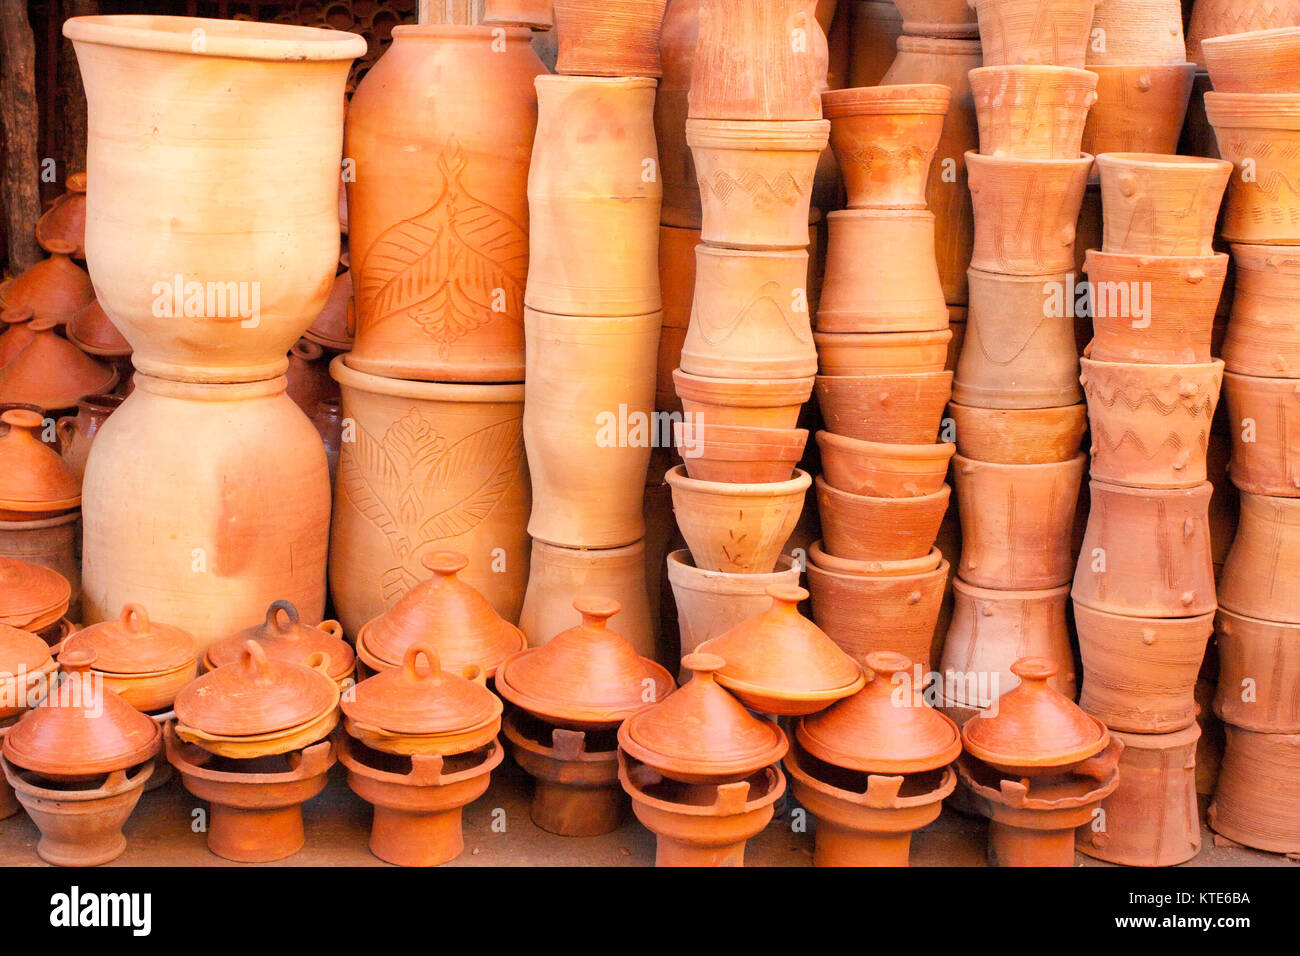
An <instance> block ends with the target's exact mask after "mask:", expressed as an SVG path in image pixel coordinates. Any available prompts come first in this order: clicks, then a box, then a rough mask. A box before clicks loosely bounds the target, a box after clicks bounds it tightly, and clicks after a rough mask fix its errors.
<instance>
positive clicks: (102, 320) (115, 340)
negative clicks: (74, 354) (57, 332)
mask: <svg viewBox="0 0 1300 956" xmlns="http://www.w3.org/2000/svg"><path fill="white" fill-rule="evenodd" d="M63 333H64V335H66V336H67V337H68V341H69V342H71V343H72V344H73V345H75V346H76V347H77V348H79V349H81V350H82V351H83V352H85V353H87V354H88V355H97V356H99V357H101V358H121V357H123V356H128V355H130V354H131V343H130V342H128V341H127V340H126V339H124V338H123V337H122V333H121V332H119V331H118V330H117V326H116V325H114V324H113V320H112V319H110V318H109V317H108V313H106V312H105V311H104V307H103V306H101V305H100V304H99V300H98V299H92V300H91V301H90V302H89V303H88V304H86V305H84V306H82V308H81V309H80V310H79V311H78V312H77V313H76V315H74V316H73V317H72V320H71V321H70V322H68V324H67V326H66V327H65V328H64V330H63Z"/></svg>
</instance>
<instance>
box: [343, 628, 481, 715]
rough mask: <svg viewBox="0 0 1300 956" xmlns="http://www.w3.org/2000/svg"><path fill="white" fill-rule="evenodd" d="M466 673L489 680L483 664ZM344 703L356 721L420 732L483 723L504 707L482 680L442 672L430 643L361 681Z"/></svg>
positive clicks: (408, 652)
mask: <svg viewBox="0 0 1300 956" xmlns="http://www.w3.org/2000/svg"><path fill="white" fill-rule="evenodd" d="M421 658H423V661H422V660H421ZM467 673H470V674H473V675H475V676H477V677H478V678H480V679H485V678H484V675H483V670H482V668H478V667H472V668H469V669H467ZM342 706H343V713H344V714H346V715H347V716H348V718H349V719H351V720H354V721H357V722H358V723H361V724H367V725H369V726H371V727H377V728H379V729H380V730H384V731H388V732H389V733H393V734H418V735H421V736H429V735H435V734H454V733H458V732H460V731H463V730H470V729H471V728H474V727H481V726H482V725H483V724H485V723H488V722H489V721H492V720H495V719H497V718H498V717H500V716H501V712H502V710H503V709H504V707H503V705H502V703H501V699H500V698H499V697H497V695H496V694H494V693H492V692H491V691H490V690H488V689H487V687H486V686H485V685H484V684H483V683H481V682H480V681H478V680H473V679H468V678H467V677H462V676H460V675H457V674H452V673H448V672H447V671H445V670H443V669H442V666H441V662H440V661H439V660H438V652H437V651H436V650H435V649H434V648H433V647H432V645H429V644H414V645H412V646H411V647H410V648H409V649H408V650H407V652H406V656H405V658H404V659H403V660H402V666H401V667H395V668H393V669H392V670H388V671H381V672H380V673H378V674H376V675H375V676H374V677H370V678H367V679H366V680H363V681H362V682H361V683H360V684H358V685H357V686H356V687H355V688H354V689H353V691H352V692H351V693H349V694H348V695H347V696H346V698H345V699H344V701H343V705H342Z"/></svg>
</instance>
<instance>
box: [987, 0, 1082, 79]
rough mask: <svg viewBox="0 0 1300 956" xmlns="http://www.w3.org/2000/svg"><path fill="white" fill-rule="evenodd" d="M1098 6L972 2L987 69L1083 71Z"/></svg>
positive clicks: (1049, 0) (1061, 1)
mask: <svg viewBox="0 0 1300 956" xmlns="http://www.w3.org/2000/svg"><path fill="white" fill-rule="evenodd" d="M1097 4H1098V0H1046V2H1042V0H970V5H971V7H972V8H974V10H975V14H976V16H977V18H978V20H979V30H980V42H981V43H982V44H983V47H984V65H985V66H1013V65H1018V64H1022V63H1042V64H1054V65H1056V66H1069V67H1074V68H1076V69H1082V68H1083V64H1084V54H1085V51H1086V50H1087V47H1088V40H1089V39H1090V28H1091V26H1092V15H1093V10H1094V9H1095V8H1096V7H1097Z"/></svg>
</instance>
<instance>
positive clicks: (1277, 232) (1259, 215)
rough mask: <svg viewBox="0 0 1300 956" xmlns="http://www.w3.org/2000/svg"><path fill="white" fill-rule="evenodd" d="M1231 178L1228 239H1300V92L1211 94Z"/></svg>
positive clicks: (1208, 100) (1208, 108)
mask: <svg viewBox="0 0 1300 956" xmlns="http://www.w3.org/2000/svg"><path fill="white" fill-rule="evenodd" d="M1205 113H1206V115H1207V116H1208V117H1209V120H1210V123H1211V124H1212V125H1213V126H1214V135H1215V137H1216V139H1217V140H1218V143H1219V152H1220V153H1221V154H1222V156H1223V158H1224V159H1226V160H1229V161H1231V162H1232V163H1233V165H1234V166H1235V167H1236V169H1235V171H1234V172H1233V174H1232V175H1231V176H1230V178H1229V180H1228V202H1227V212H1226V213H1225V215H1224V219H1223V228H1222V235H1223V238H1224V239H1226V240H1227V241H1228V242H1250V243H1262V244H1268V245H1271V244H1278V245H1294V244H1296V243H1300V191H1297V190H1296V189H1295V188H1293V187H1292V186H1291V184H1292V183H1294V182H1296V181H1297V178H1298V177H1300V169H1298V168H1297V161H1296V159H1295V156H1296V154H1297V149H1300V93H1219V92H1209V93H1206V94H1205Z"/></svg>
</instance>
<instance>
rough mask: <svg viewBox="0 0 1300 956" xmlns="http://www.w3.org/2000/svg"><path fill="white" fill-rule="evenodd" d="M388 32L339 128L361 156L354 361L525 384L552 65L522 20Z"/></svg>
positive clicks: (353, 248) (354, 205)
mask: <svg viewBox="0 0 1300 956" xmlns="http://www.w3.org/2000/svg"><path fill="white" fill-rule="evenodd" d="M392 36H393V42H392V45H391V46H389V47H388V49H387V50H386V51H385V52H384V55H383V56H381V57H380V58H379V60H378V62H377V63H375V65H374V66H373V67H371V69H370V71H369V72H368V73H367V74H366V75H365V78H364V79H363V80H362V82H361V84H360V85H359V86H358V87H357V91H356V93H355V94H354V96H353V97H352V100H351V103H350V105H349V108H348V118H347V130H346V135H345V137H344V153H345V154H346V155H347V156H348V157H349V158H350V159H352V160H354V161H355V162H356V165H357V175H356V177H355V180H354V181H353V182H350V183H349V184H348V190H349V195H348V248H349V250H350V255H351V261H352V265H353V269H352V282H353V285H354V288H355V290H356V299H355V301H356V341H355V343H354V344H353V347H352V354H351V355H350V356H349V357H348V362H349V364H350V365H351V366H352V367H353V368H355V369H359V370H360V371H363V372H369V373H371V374H374V375H383V376H387V377H389V378H413V379H422V380H428V381H440V382H464V381H469V382H514V381H519V380H520V379H521V378H523V373H524V334H523V332H524V330H523V318H524V316H523V305H524V284H525V282H526V280H527V278H528V196H527V186H528V164H529V157H530V155H531V153H532V150H533V131H534V128H535V127H536V125H537V94H536V92H535V91H534V88H533V80H534V78H535V77H537V76H538V75H540V74H544V73H545V72H546V68H545V67H544V66H543V65H542V62H541V60H539V59H538V57H537V54H536V53H534V52H533V48H532V46H531V44H530V43H529V38H530V37H531V36H532V34H531V32H529V31H528V30H525V29H502V28H500V27H488V26H481V27H466V26H418V27H415V26H398V27H395V28H394V29H393V33H392ZM453 78H454V79H453ZM453 82H454V83H455V84H456V85H455V87H454V89H453V88H449V87H448V85H447V84H448V83H453Z"/></svg>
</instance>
